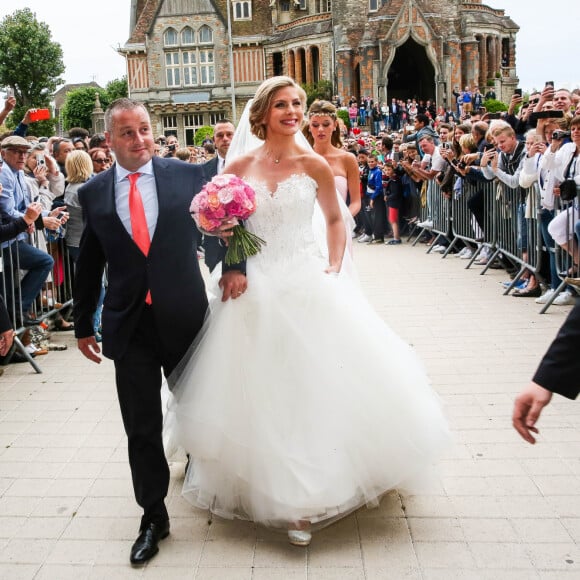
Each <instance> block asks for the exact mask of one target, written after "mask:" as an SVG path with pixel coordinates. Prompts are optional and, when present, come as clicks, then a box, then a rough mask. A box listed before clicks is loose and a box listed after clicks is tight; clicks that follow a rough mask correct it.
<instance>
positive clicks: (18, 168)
mask: <svg viewBox="0 0 580 580" xmlns="http://www.w3.org/2000/svg"><path fill="white" fill-rule="evenodd" d="M28 149H29V143H28V141H26V139H23V138H22V137H18V136H14V135H13V136H11V137H6V139H4V140H3V141H2V143H1V144H0V153H1V155H2V160H3V165H2V171H1V172H0V185H2V191H1V192H0V217H1V219H2V220H3V221H4V220H6V219H8V218H19V217H22V216H23V215H24V213H25V211H26V207H27V205H28V204H30V202H31V201H34V200H32V199H30V189H29V187H28V184H27V183H26V179H25V177H24V171H23V168H24V164H25V161H26V156H27V155H28ZM30 231H32V229H31V230H30ZM29 240H30V238H29V232H24V233H22V234H20V235H19V236H18V237H17V238H15V239H13V240H10V241H9V242H4V243H3V244H2V249H3V251H2V254H3V256H4V274H3V275H4V283H5V285H6V293H7V296H6V300H7V303H8V305H9V307H11V308H13V309H14V310H15V312H16V314H17V320H16V321H15V324H16V325H20V324H21V323H24V322H26V320H27V317H28V311H29V310H30V307H31V306H32V303H33V302H34V300H35V298H36V297H37V296H38V294H39V293H40V290H41V289H42V285H43V284H44V282H45V281H46V278H47V277H48V274H49V273H50V272H51V270H52V266H53V264H54V260H53V259H52V258H51V256H49V255H48V254H47V253H46V252H43V251H42V250H39V249H38V248H35V247H34V246H33V245H32V244H30V241H29ZM18 269H20V270H26V274H25V275H24V277H23V278H22V280H21V281H20V293H18V292H13V291H14V289H15V285H14V276H15V274H16V276H17V270H18ZM13 293H14V296H13Z"/></svg>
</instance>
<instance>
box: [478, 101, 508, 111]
mask: <svg viewBox="0 0 580 580" xmlns="http://www.w3.org/2000/svg"><path fill="white" fill-rule="evenodd" d="M483 106H484V107H485V108H486V110H487V112H488V113H500V112H501V111H507V110H508V107H507V105H506V104H505V103H504V102H502V101H498V100H496V99H487V101H484V103H483Z"/></svg>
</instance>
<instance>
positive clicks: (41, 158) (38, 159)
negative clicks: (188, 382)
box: [36, 153, 46, 167]
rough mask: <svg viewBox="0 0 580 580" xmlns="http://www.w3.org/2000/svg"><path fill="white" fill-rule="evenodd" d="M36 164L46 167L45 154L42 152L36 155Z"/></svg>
mask: <svg viewBox="0 0 580 580" xmlns="http://www.w3.org/2000/svg"><path fill="white" fill-rule="evenodd" d="M36 165H37V167H44V166H45V165H46V160H45V159H44V155H43V154H42V153H38V155H37V156H36Z"/></svg>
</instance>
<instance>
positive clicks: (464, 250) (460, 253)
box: [455, 246, 469, 258]
mask: <svg viewBox="0 0 580 580" xmlns="http://www.w3.org/2000/svg"><path fill="white" fill-rule="evenodd" d="M467 251H469V248H468V247H467V246H466V247H465V248H463V250H461V251H459V252H457V254H455V257H456V258H463V256H464V255H465V252H467Z"/></svg>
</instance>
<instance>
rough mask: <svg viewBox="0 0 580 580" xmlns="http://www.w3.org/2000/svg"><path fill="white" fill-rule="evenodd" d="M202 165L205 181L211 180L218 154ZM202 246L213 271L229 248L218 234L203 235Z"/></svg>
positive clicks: (216, 167) (216, 170)
mask: <svg viewBox="0 0 580 580" xmlns="http://www.w3.org/2000/svg"><path fill="white" fill-rule="evenodd" d="M201 167H202V169H203V178H204V180H205V181H204V183H207V182H209V181H211V180H212V178H213V177H215V176H216V175H217V173H218V156H217V155H216V156H215V157H214V158H213V159H210V160H209V161H207V162H206V163H204V164H203V165H202V166H201ZM202 246H203V251H204V261H205V265H206V266H207V267H208V268H209V271H210V272H212V271H213V269H214V268H215V267H216V266H217V265H218V264H219V263H220V262H221V261H222V260H223V259H224V257H225V255H226V249H227V248H226V247H225V246H224V245H223V243H222V242H221V240H220V239H219V238H218V237H216V236H203V241H202Z"/></svg>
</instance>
